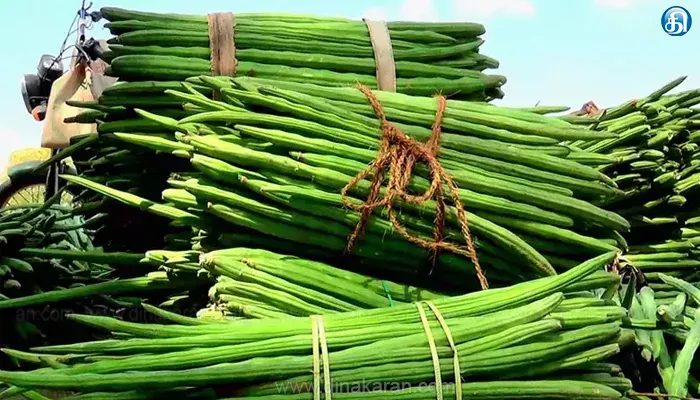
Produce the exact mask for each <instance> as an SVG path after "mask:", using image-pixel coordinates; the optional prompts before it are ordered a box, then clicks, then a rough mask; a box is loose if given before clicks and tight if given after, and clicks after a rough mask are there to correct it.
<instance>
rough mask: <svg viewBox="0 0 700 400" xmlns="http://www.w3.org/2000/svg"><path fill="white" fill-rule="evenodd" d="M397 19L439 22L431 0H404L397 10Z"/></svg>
mask: <svg viewBox="0 0 700 400" xmlns="http://www.w3.org/2000/svg"><path fill="white" fill-rule="evenodd" d="M399 19H401V20H405V21H426V22H433V21H438V20H440V17H439V16H438V12H437V10H436V9H435V4H434V3H433V0H404V2H403V3H401V7H400V8H399Z"/></svg>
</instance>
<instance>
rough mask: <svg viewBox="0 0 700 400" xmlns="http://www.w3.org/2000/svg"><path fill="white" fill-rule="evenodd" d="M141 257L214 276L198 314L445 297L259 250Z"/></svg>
mask: <svg viewBox="0 0 700 400" xmlns="http://www.w3.org/2000/svg"><path fill="white" fill-rule="evenodd" d="M146 257H147V259H150V260H152V261H153V262H159V263H163V264H164V265H167V266H168V268H174V269H182V268H184V269H189V270H195V269H200V268H201V272H205V273H206V274H208V275H211V276H213V277H216V278H217V282H216V284H215V285H214V286H212V287H211V289H210V290H209V297H210V300H211V301H212V305H211V307H210V308H208V309H204V310H202V311H201V312H200V314H201V315H202V316H212V315H215V314H216V313H217V312H219V313H221V315H223V316H225V317H229V316H242V317H246V318H282V317H289V316H311V315H314V314H330V313H337V312H344V311H355V310H361V309H367V308H381V307H394V306H396V305H402V304H406V303H411V302H414V301H421V300H433V299H437V298H440V297H444V296H445V295H441V294H438V293H433V292H430V291H428V290H425V289H421V288H417V287H411V286H405V285H399V284H396V283H394V282H391V281H386V280H379V279H373V278H371V277H368V276H365V275H361V274H358V273H354V272H351V271H347V270H342V269H338V268H335V267H332V266H330V265H328V264H325V263H320V262H315V261H311V260H306V259H302V258H298V257H292V256H288V255H282V254H277V253H273V252H270V251H267V250H261V249H249V248H244V247H236V248H231V249H220V250H214V251H211V252H209V253H201V252H196V251H186V252H173V251H150V252H148V253H147V254H146Z"/></svg>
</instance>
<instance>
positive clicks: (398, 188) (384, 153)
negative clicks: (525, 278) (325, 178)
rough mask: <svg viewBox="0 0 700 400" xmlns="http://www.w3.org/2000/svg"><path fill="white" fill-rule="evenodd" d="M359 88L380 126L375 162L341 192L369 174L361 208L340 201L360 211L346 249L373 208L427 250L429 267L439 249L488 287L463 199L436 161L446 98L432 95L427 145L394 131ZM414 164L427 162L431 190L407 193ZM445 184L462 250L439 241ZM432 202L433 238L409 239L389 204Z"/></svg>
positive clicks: (374, 100)
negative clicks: (463, 261)
mask: <svg viewBox="0 0 700 400" xmlns="http://www.w3.org/2000/svg"><path fill="white" fill-rule="evenodd" d="M359 89H360V91H362V93H363V94H364V95H365V96H366V97H367V100H369V102H370V104H371V105H372V107H373V108H374V111H375V113H376V115H377V118H378V119H379V121H380V123H381V128H382V142H381V144H380V147H379V152H378V153H377V157H376V158H375V159H374V161H372V162H371V163H370V164H369V166H368V167H367V168H366V169H365V170H363V171H362V172H360V173H359V174H357V176H355V177H354V178H353V179H352V180H351V181H350V182H349V183H348V184H347V185H346V186H345V187H344V188H343V189H342V191H341V193H342V194H343V196H344V197H345V196H347V193H348V191H350V190H351V189H352V188H353V187H355V185H357V183H358V182H360V181H361V180H363V179H365V178H367V177H369V176H372V183H371V185H370V189H369V194H368V196H367V199H366V201H365V203H364V204H361V205H357V204H353V203H351V202H349V201H348V200H347V199H345V205H346V206H347V207H349V208H351V209H354V210H356V211H359V212H360V213H361V218H360V222H359V223H358V224H357V226H356V227H355V231H354V232H353V233H352V234H351V235H350V237H349V238H348V246H347V251H352V249H353V248H354V246H355V244H356V243H357V240H358V239H359V238H360V236H361V235H362V234H363V233H364V231H365V229H366V227H367V223H368V221H369V218H370V217H371V215H372V212H373V211H374V209H375V208H377V207H385V208H386V210H387V214H388V216H389V221H391V224H392V225H393V227H394V229H395V230H396V232H398V234H399V235H400V236H401V237H403V238H404V239H406V240H408V241H409V242H411V243H414V244H416V245H418V246H421V247H423V248H426V249H429V250H431V252H432V256H433V265H435V263H436V262H437V257H438V255H439V253H440V251H443V250H448V251H451V252H453V253H456V254H460V255H463V256H466V257H469V259H470V260H471V261H472V263H473V264H474V268H475V269H476V275H477V277H478V278H479V283H480V284H481V287H482V289H486V288H488V281H487V280H486V276H485V275H484V272H483V270H482V269H481V265H480V264H479V259H478V258H477V256H476V251H475V248H474V243H473V242H472V237H471V234H470V232H469V226H468V220H467V214H466V212H465V211H464V207H463V206H462V201H461V200H460V197H459V189H458V188H457V184H455V182H454V181H453V180H452V178H451V177H450V176H449V175H448V174H447V173H446V172H445V170H444V169H443V168H442V165H440V162H439V161H438V159H437V155H438V152H439V150H440V135H441V133H442V118H443V114H444V112H445V108H446V107H447V99H445V97H444V96H442V95H438V96H436V98H437V112H436V114H435V123H434V124H433V127H432V134H431V136H430V139H429V140H428V141H427V142H426V143H421V142H419V141H417V140H415V139H413V138H411V137H409V136H408V135H406V134H405V133H404V132H402V131H401V130H400V129H399V128H397V127H396V126H394V125H392V124H391V123H389V121H387V119H386V114H385V113H384V108H383V107H382V105H381V104H380V103H379V100H378V99H377V97H376V96H375V95H374V93H372V91H371V90H370V89H369V88H368V87H367V86H364V85H359ZM417 162H424V163H426V164H427V165H428V167H429V170H430V175H431V184H430V188H428V190H426V191H425V193H423V194H422V195H419V196H416V195H412V194H409V193H407V191H406V190H407V187H408V184H409V182H410V180H411V175H412V172H413V167H414V165H415V164H416V163H417ZM386 172H389V181H388V183H387V186H386V190H385V192H384V197H383V198H380V191H381V188H382V183H383V181H384V175H385V174H386ZM445 185H447V188H448V189H449V192H450V196H451V197H452V201H453V203H454V206H455V208H456V209H457V218H458V220H459V225H460V230H461V232H462V236H463V237H464V242H465V246H457V245H455V244H453V243H449V242H445V241H444V236H445V234H444V230H445V210H446V208H447V205H446V203H445V195H444V186H445ZM432 198H435V201H436V203H437V206H436V210H435V211H436V212H435V228H434V230H433V240H432V241H430V240H426V239H424V238H420V237H416V236H412V235H411V234H409V233H408V232H407V231H406V229H405V228H404V227H403V226H402V225H401V223H400V222H399V220H398V217H397V216H396V210H395V209H394V204H393V202H394V200H396V199H401V200H403V201H405V202H407V203H413V204H420V203H423V202H425V201H427V200H429V199H432Z"/></svg>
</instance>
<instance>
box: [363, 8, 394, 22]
mask: <svg viewBox="0 0 700 400" xmlns="http://www.w3.org/2000/svg"><path fill="white" fill-rule="evenodd" d="M363 18H367V19H369V20H371V21H386V20H388V19H389V13H387V11H386V9H385V8H382V7H374V8H370V9H369V10H366V11H365V12H363V13H362V15H361V16H360V18H359V19H363Z"/></svg>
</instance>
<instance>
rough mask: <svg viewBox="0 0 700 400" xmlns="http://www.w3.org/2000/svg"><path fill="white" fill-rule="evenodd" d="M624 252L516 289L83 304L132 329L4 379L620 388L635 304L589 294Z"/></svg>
mask: <svg viewBox="0 0 700 400" xmlns="http://www.w3.org/2000/svg"><path fill="white" fill-rule="evenodd" d="M614 258H615V252H610V253H606V254H603V255H601V256H598V257H596V258H594V259H591V260H589V261H587V262H585V263H583V264H581V265H579V266H577V267H574V268H572V269H571V270H569V271H567V272H565V273H563V274H561V275H558V276H553V277H547V278H542V279H538V280H535V281H531V282H527V283H522V284H518V285H515V286H512V287H509V288H503V289H490V290H486V291H482V292H478V293H473V294H469V295H463V296H459V297H444V298H438V299H435V300H433V301H432V302H418V303H416V304H405V305H396V306H395V307H386V308H380V309H374V310H359V311H350V312H341V313H335V314H325V315H323V316H318V315H317V316H314V317H311V318H306V317H303V318H302V317H291V318H281V319H272V320H265V319H263V320H239V321H229V322H210V323H200V324H198V325H182V324H175V325H173V324H170V325H165V324H162V325H156V324H130V323H126V322H122V321H119V320H115V319H112V318H106V317H96V316H88V315H74V316H73V318H74V319H76V320H78V321H80V322H83V323H85V324H88V325H90V326H94V327H98V328H101V329H104V330H107V331H109V332H112V333H114V334H119V335H120V336H121V337H115V338H114V339H108V340H103V341H95V342H83V343H76V344H69V345H63V346H44V347H41V348H36V349H34V351H35V352H34V353H22V354H18V356H21V357H24V358H25V359H31V358H32V357H33V358H34V359H36V358H39V357H40V358H41V359H46V360H54V361H55V363H53V368H51V367H45V368H41V369H38V370H35V371H31V372H6V371H1V372H0V380H2V381H4V382H7V383H8V384H12V385H15V387H16V389H14V390H16V391H23V390H31V389H38V388H51V389H62V390H70V391H72V392H75V395H74V397H73V398H76V399H88V398H89V399H114V398H128V399H131V398H134V399H135V398H139V399H149V398H158V396H161V397H162V396H171V397H172V396H175V397H178V398H183V397H185V396H200V398H219V399H223V398H271V397H268V396H270V395H274V398H281V399H282V398H284V399H286V398H299V399H301V398H304V399H307V398H308V399H310V398H318V397H320V395H321V393H323V394H324V396H325V397H326V398H328V397H331V395H332V396H333V397H338V398H358V399H360V398H362V399H380V398H387V397H392V398H406V399H412V398H419V397H420V398H425V397H428V398H433V397H435V396H438V397H443V398H457V397H459V398H463V399H486V398H494V397H498V398H513V399H521V398H523V399H524V398H532V397H533V396H534V397H543V398H548V397H557V398H567V399H619V398H621V397H622V394H623V393H626V392H628V391H629V390H630V389H631V387H630V382H629V381H628V380H627V379H625V378H624V377H622V376H620V375H619V373H620V369H619V367H618V366H616V365H615V364H611V363H608V362H606V361H607V360H609V358H610V357H612V356H614V355H615V354H617V353H618V352H619V351H620V350H621V348H624V347H625V346H628V345H629V344H631V342H632V341H633V340H634V336H633V335H632V332H631V331H630V330H627V329H622V328H621V323H622V319H623V317H624V316H625V315H626V313H625V310H624V308H621V307H619V306H616V305H614V303H612V302H610V300H604V299H601V298H598V297H590V296H583V297H581V294H582V293H583V292H587V291H590V290H597V289H601V290H604V289H608V292H610V291H609V289H611V288H613V289H614V288H615V287H617V285H618V283H619V280H618V278H617V277H616V276H615V275H613V274H609V273H605V272H602V271H599V270H600V269H601V268H603V267H604V266H605V265H606V264H608V263H610V262H611V261H613V259H614ZM596 271H597V272H596ZM610 293H612V292H610ZM524 365H527V368H523V366H524ZM455 376H460V377H461V379H457V380H455ZM396 384H398V385H399V386H395V385H396ZM347 388H358V390H355V389H352V390H350V391H348V390H349V389H347ZM426 388H430V389H426ZM426 390H428V391H427V392H426ZM342 392H346V393H342Z"/></svg>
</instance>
